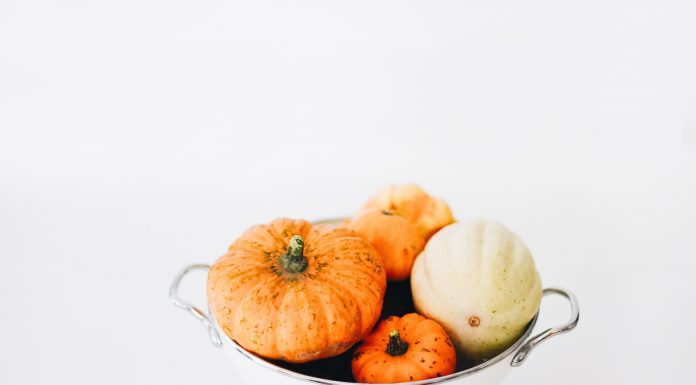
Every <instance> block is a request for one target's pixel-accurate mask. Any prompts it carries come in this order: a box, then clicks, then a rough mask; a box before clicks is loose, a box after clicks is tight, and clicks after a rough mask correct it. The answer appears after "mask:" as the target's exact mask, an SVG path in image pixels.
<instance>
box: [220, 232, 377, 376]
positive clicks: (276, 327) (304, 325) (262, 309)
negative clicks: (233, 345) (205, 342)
mask: <svg viewBox="0 0 696 385" xmlns="http://www.w3.org/2000/svg"><path fill="white" fill-rule="evenodd" d="M293 235H299V236H301V237H302V238H303V239H304V245H305V248H304V255H305V256H306V258H307V261H308V266H307V268H306V270H304V271H302V272H300V273H289V272H288V271H286V270H283V268H282V267H281V266H280V264H279V257H280V255H282V254H283V253H285V252H286V251H287V249H288V244H289V241H290V238H291V237H292V236H293ZM385 290H386V275H385V271H384V269H383V268H382V266H381V257H380V256H379V255H378V254H377V252H376V251H375V249H374V248H373V247H372V246H370V245H369V244H368V243H367V242H365V241H364V240H363V239H361V238H360V237H358V236H357V235H356V234H355V233H354V232H353V231H351V230H348V229H346V228H343V227H335V226H330V225H316V226H313V225H312V224H311V223H309V222H307V221H304V220H291V219H278V220H275V221H273V222H272V223H270V224H268V225H256V226H254V227H252V228H250V229H249V230H247V231H246V232H245V233H244V234H242V236H241V237H240V238H239V239H237V240H236V241H235V242H234V243H233V244H232V245H231V246H230V248H229V251H228V252H227V254H225V255H223V256H222V257H220V259H218V261H217V262H215V264H214V265H213V266H212V267H211V268H210V271H209V273H208V301H209V306H210V310H211V312H212V314H213V315H214V316H215V319H216V321H217V323H218V324H219V326H220V328H221V329H222V330H223V331H224V332H225V333H226V334H227V336H229V337H230V338H231V339H233V340H235V341H236V342H237V343H239V344H240V345H241V346H242V347H244V348H245V349H247V350H250V351H252V352H255V353H257V354H259V355H261V356H263V357H266V358H271V359H280V360H285V361H288V362H297V363H301V362H308V361H312V360H317V359H321V358H327V357H332V356H335V355H338V354H341V353H343V352H345V351H346V350H348V349H349V348H350V347H351V346H352V345H353V344H355V343H356V342H358V341H359V340H361V339H362V338H363V337H365V336H366V335H367V334H368V333H369V332H370V330H371V329H372V328H373V326H374V325H375V323H376V322H377V320H378V318H379V315H380V311H381V309H382V301H383V298H384V293H385Z"/></svg>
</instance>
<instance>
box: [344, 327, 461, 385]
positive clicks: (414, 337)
mask: <svg viewBox="0 0 696 385" xmlns="http://www.w3.org/2000/svg"><path fill="white" fill-rule="evenodd" d="M456 361H457V356H456V353H455V351H454V347H453V346H452V342H451V341H450V339H449V337H448V336H447V333H446V332H445V330H444V329H443V328H442V326H440V325H439V324H438V323H437V322H435V321H433V320H430V319H427V318H425V317H423V316H421V315H418V314H416V313H410V314H406V315H405V316H403V317H401V318H399V317H389V318H387V319H386V320H384V321H382V322H381V323H380V324H379V326H377V329H376V330H375V331H374V332H373V333H372V334H370V335H369V336H367V338H365V340H364V341H363V344H362V345H360V347H358V349H357V350H356V351H355V353H353V362H352V367H353V377H355V380H356V381H358V382H369V383H394V382H408V381H419V380H427V379H429V378H435V377H440V376H446V375H448V374H452V373H454V368H455V365H456Z"/></svg>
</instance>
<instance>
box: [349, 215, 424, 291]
mask: <svg viewBox="0 0 696 385" xmlns="http://www.w3.org/2000/svg"><path fill="white" fill-rule="evenodd" d="M347 227H348V228H350V229H351V230H354V231H355V232H356V233H357V234H358V235H359V236H360V237H362V238H363V239H364V240H366V241H367V242H368V243H370V244H371V245H372V246H374V248H375V249H377V252H378V253H379V254H380V255H381V256H382V265H383V266H384V270H386V272H387V281H403V280H404V279H406V278H408V277H410V276H411V267H412V266H413V261H414V260H415V259H416V256H417V255H418V253H420V252H421V251H422V250H423V246H424V245H425V241H424V240H423V237H422V236H421V235H420V234H418V232H417V231H416V229H415V227H414V226H413V225H412V224H411V222H409V221H408V220H407V219H406V218H404V217H402V216H401V215H399V214H397V213H392V212H389V211H386V210H380V209H374V208H370V209H365V210H362V211H360V212H359V213H358V214H357V215H355V216H354V217H353V218H351V220H350V221H349V222H348V224H347Z"/></svg>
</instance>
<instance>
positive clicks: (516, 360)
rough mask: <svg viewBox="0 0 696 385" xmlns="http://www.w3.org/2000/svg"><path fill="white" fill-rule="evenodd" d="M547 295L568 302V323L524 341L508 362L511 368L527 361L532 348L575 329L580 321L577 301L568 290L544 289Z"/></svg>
mask: <svg viewBox="0 0 696 385" xmlns="http://www.w3.org/2000/svg"><path fill="white" fill-rule="evenodd" d="M549 294H558V295H562V296H563V297H565V298H566V299H567V300H568V302H570V321H568V322H566V323H565V324H563V325H561V326H556V327H553V328H550V329H546V330H544V331H543V332H541V333H539V334H537V335H535V336H534V337H532V338H530V339H528V340H527V341H525V343H524V344H522V346H520V348H519V349H517V351H516V352H515V355H514V356H513V357H512V362H510V365H511V366H520V365H522V364H523V363H524V361H525V360H527V357H529V353H531V351H532V350H533V349H534V348H536V347H537V345H539V344H540V343H542V342H544V340H546V339H547V338H551V337H553V336H555V335H558V334H563V333H567V332H569V331H571V330H573V329H575V326H577V324H578V320H579V319H580V308H579V307H578V300H577V298H575V295H574V294H573V293H571V292H570V291H568V290H564V289H559V288H547V289H544V296H547V295H549Z"/></svg>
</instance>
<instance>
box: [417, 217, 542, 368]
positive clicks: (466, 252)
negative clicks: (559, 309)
mask: <svg viewBox="0 0 696 385" xmlns="http://www.w3.org/2000/svg"><path fill="white" fill-rule="evenodd" d="M411 290H412V292H413V301H414V305H415V307H416V310H417V311H418V312H419V313H421V314H423V315H425V316H426V317H429V318H432V319H434V320H436V321H438V322H439V323H440V324H441V325H442V326H443V327H444V328H445V330H447V332H448V333H449V335H450V336H451V337H452V341H454V344H455V346H456V347H457V348H458V350H460V351H461V352H462V353H464V354H465V355H466V356H468V357H469V358H472V359H486V358H490V357H493V356H495V355H496V354H498V353H500V352H501V351H503V350H504V349H506V348H507V347H508V346H510V345H511V344H512V343H513V342H514V341H516V340H517V339H518V338H519V336H520V335H521V334H522V333H523V331H524V330H525V328H526V326H527V324H528V323H529V321H530V320H531V319H532V318H533V317H534V315H535V314H536V312H537V310H538V308H539V303H540V302H541V296H542V290H541V280H540V279H539V274H538V273H537V271H536V267H535V265H534V259H533V258H532V254H531V253H530V252H529V250H528V249H527V247H526V246H525V244H524V243H523V242H522V240H521V239H520V238H519V237H517V236H516V235H515V234H513V233H512V232H511V231H510V230H508V229H507V228H505V227H504V226H503V225H501V224H499V223H496V222H492V221H486V220H474V221H469V222H465V223H461V222H460V223H454V224H451V225H449V226H447V227H445V228H444V229H442V230H440V231H439V232H438V233H437V234H435V235H434V236H433V237H432V238H431V239H430V241H429V242H428V244H427V245H426V246H425V250H423V252H422V253H421V254H420V255H419V256H418V258H417V259H416V262H415V263H414V265H413V271H412V272H411Z"/></svg>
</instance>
